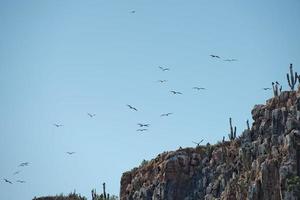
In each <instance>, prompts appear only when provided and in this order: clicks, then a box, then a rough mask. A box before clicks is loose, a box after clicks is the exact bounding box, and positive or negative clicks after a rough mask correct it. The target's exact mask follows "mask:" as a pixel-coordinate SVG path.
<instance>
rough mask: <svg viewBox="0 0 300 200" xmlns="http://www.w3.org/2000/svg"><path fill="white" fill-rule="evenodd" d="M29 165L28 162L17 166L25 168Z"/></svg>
mask: <svg viewBox="0 0 300 200" xmlns="http://www.w3.org/2000/svg"><path fill="white" fill-rule="evenodd" d="M28 165H29V162H23V163H21V164H20V165H19V167H25V166H28Z"/></svg>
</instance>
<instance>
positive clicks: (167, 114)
mask: <svg viewBox="0 0 300 200" xmlns="http://www.w3.org/2000/svg"><path fill="white" fill-rule="evenodd" d="M172 114H173V113H164V114H161V115H160V116H161V117H167V116H169V115H172Z"/></svg>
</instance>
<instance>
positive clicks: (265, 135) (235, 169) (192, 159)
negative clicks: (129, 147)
mask: <svg viewBox="0 0 300 200" xmlns="http://www.w3.org/2000/svg"><path fill="white" fill-rule="evenodd" d="M251 113H252V118H253V120H254V122H253V124H252V126H251V127H250V129H247V130H245V131H244V132H243V133H242V134H241V136H240V137H238V138H237V139H235V140H232V141H225V142H222V143H221V142H220V143H218V144H216V145H206V146H198V147H196V148H186V149H179V150H177V151H171V152H165V153H162V154H159V155H158V156H157V157H156V158H155V159H153V160H151V161H149V163H147V164H145V165H144V166H141V167H139V168H134V169H133V170H132V171H130V172H125V173H124V174H123V176H122V179H121V191H120V199H121V200H198V199H199V200H200V199H206V200H212V199H222V200H235V199H241V200H242V199H243V200H244V199H251V200H277V199H278V200H279V199H286V200H296V199H300V178H299V176H300V92H299V91H298V92H293V91H291V92H282V93H281V94H280V95H279V96H277V97H274V98H272V99H270V100H268V101H267V102H266V105H256V106H255V107H254V108H253V110H252V112H251Z"/></svg>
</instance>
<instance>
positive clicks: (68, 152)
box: [66, 151, 76, 155]
mask: <svg viewBox="0 0 300 200" xmlns="http://www.w3.org/2000/svg"><path fill="white" fill-rule="evenodd" d="M66 153H67V154H69V155H72V154H74V153H76V152H74V151H67V152H66Z"/></svg>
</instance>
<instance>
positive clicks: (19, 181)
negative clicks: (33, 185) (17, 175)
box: [17, 180, 26, 183]
mask: <svg viewBox="0 0 300 200" xmlns="http://www.w3.org/2000/svg"><path fill="white" fill-rule="evenodd" d="M17 182H18V183H26V182H25V181H22V180H17Z"/></svg>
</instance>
